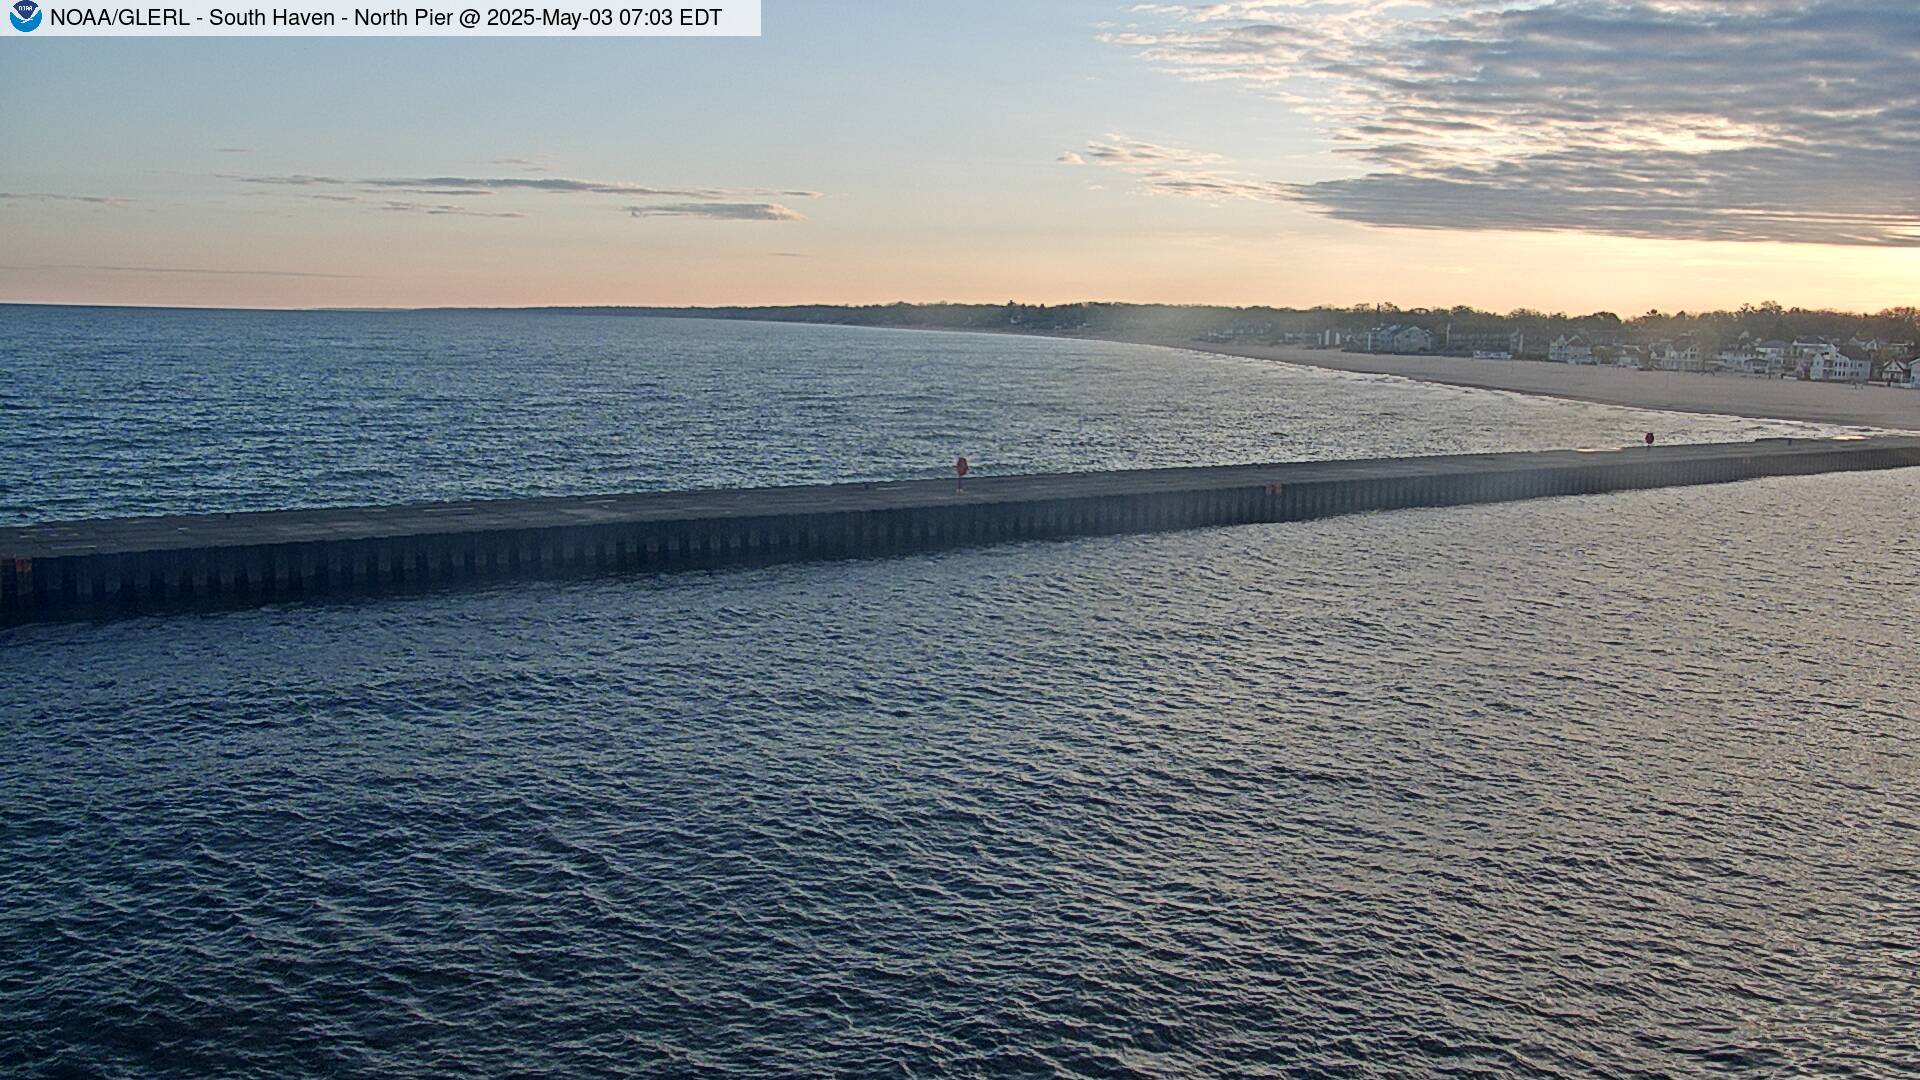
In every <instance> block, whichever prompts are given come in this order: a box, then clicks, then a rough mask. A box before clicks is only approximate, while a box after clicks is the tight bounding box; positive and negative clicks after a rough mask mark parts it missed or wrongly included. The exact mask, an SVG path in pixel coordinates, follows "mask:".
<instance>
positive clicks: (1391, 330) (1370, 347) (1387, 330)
mask: <svg viewBox="0 0 1920 1080" xmlns="http://www.w3.org/2000/svg"><path fill="white" fill-rule="evenodd" d="M1432 348H1433V335H1432V334H1430V333H1428V332H1427V331H1425V330H1423V329H1421V328H1420V327H1418V326H1400V325H1397V324H1395V325H1389V326H1376V327H1374V328H1373V329H1371V330H1369V331H1367V337H1366V349H1367V351H1368V352H1375V353H1417V352H1428V351H1430V350H1431V349H1432Z"/></svg>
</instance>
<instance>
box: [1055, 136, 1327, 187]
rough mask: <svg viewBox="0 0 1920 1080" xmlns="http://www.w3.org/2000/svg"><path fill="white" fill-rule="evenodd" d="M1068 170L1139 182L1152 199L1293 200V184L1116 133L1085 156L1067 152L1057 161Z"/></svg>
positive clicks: (1092, 146) (1090, 146) (1197, 153)
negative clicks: (1095, 169) (1083, 168)
mask: <svg viewBox="0 0 1920 1080" xmlns="http://www.w3.org/2000/svg"><path fill="white" fill-rule="evenodd" d="M1057 160H1059V161H1062V162H1065V163H1066V164H1069V165H1104V166H1109V167H1112V168H1116V169H1119V170H1120V171H1122V172H1125V173H1128V174H1130V175H1132V176H1134V177H1136V178H1137V179H1138V182H1139V184H1140V186H1141V188H1142V189H1143V190H1145V191H1146V192H1148V193H1149V194H1153V195H1172V196H1177V197H1181V198H1191V199H1205V200H1208V201H1211V202H1220V201H1225V200H1230V199H1256V200H1266V201H1286V200H1291V199H1294V198H1295V197H1296V193H1295V189H1294V187H1293V185H1290V184H1282V183H1278V182H1275V181H1271V180H1255V179H1249V178H1247V177H1244V176H1241V175H1238V174H1236V173H1234V172H1233V171H1231V170H1230V169H1227V168H1226V167H1225V161H1226V159H1225V158H1223V157H1221V156H1220V155H1219V154H1212V153H1205V152H1202V151H1198V150H1189V149H1187V148H1186V147H1181V146H1165V145H1161V144H1159V143H1150V142H1145V141H1142V140H1140V139H1134V138H1129V137H1127V136H1125V135H1120V134H1108V135H1107V136H1105V137H1104V138H1103V139H1101V140H1099V141H1097V142H1090V143H1088V144H1087V148H1086V151H1085V152H1084V153H1082V152H1079V151H1074V150H1069V151H1067V152H1066V153H1064V154H1061V155H1060V157H1059V158H1058V159H1057Z"/></svg>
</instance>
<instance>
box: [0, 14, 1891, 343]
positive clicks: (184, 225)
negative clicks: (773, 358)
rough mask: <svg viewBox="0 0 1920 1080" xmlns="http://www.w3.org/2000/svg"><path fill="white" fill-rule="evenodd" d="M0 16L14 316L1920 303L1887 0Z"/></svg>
mask: <svg viewBox="0 0 1920 1080" xmlns="http://www.w3.org/2000/svg"><path fill="white" fill-rule="evenodd" d="M762 26H763V32H762V36H761V37H759V38H748V39H742V38H718V39H685V38H679V39H631V38H629V39H621V38H598V39H581V40H556V39H551V38H542V39H523V40H512V39H486V40H468V41H459V40H448V39H438V38H415V39H398V40H367V39H356V38H326V39H312V40H304V41H302V40H290V39H286V38H255V39H194V40H170V41H169V40H158V39H148V38H133V39H128V38H120V39H112V38H95V39H75V38H31V39H30V38H25V37H24V36H15V37H11V38H5V39H0V94H3V95H4V100H5V101H6V102H7V103H8V104H7V107H6V108H5V109H4V110H0V301H14V302H54V303H108V304H155V305H197V306H219V307H332V306H355V307H415V306H438V305H484V306H493V305H502V306H511V305H536V304H642V305H697V304H776V303H879V302H890V301H895V300H907V301H938V300H952V301H969V302H990V303H999V302H1004V301H1007V300H1019V301H1023V302H1029V303H1058V302H1066V301H1075V300H1120V301H1140V302H1173V303H1220V304H1235V305H1251V304H1271V305H1279V306H1307V305H1312V304H1322V303H1326V304H1342V305H1345V304H1356V303H1374V302H1391V303H1395V304H1398V305H1400V306H1402V307H1416V306H1452V305H1455V304H1471V305H1474V306H1477V307H1483V308H1489V309H1493V310H1498V311H1506V310H1510V309H1512V308H1516V307H1531V308H1538V309H1542V310H1548V311H1556V310H1561V311H1569V312H1587V311H1595V310H1610V311H1615V312H1618V313H1620V314H1623V315H1631V314H1638V313H1640V312H1643V311H1646V310H1648V309H1654V308H1657V309H1660V310H1664V311H1675V310H1701V309H1707V308H1715V307H1731V306H1737V305H1739V304H1741V303H1746V302H1755V303H1757V302H1760V301H1763V300H1776V301H1779V302H1782V303H1786V304H1790V305H1791V304H1802V305H1807V306H1830V307H1838V308H1843V309H1848V310H1864V311H1871V310H1876V309H1879V308H1884V307H1889V306H1895V305H1910V304H1915V303H1920V19H1915V18H1914V17H1913V15H1912V12H1911V10H1910V9H1908V6H1907V5H1906V4H1904V3H1891V2H1886V0H1875V2H1864V0H1794V2H1791V3H1789V2H1784V0H1630V2H1629V0H1619V2H1615V0H1426V2H1418V3H1405V2H1399V0H1228V2H1223V3H1205V4H1192V5H1187V4H1136V3H1125V2H1096V0H1047V2H1045V3H1033V2H1030V0H1028V2H1005V3H1002V2H984V0H983V2H968V3H961V2H957V0H956V2H934V0H927V2H916V3H911V4H893V3H882V2H877V0H875V2H831V0H764V5H763V16H762Z"/></svg>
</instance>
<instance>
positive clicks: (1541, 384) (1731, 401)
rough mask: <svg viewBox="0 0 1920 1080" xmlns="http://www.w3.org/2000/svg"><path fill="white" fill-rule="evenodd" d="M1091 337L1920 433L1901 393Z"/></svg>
mask: <svg viewBox="0 0 1920 1080" xmlns="http://www.w3.org/2000/svg"><path fill="white" fill-rule="evenodd" d="M1062 336H1081V335H1062ZM1087 336H1092V337H1097V338H1098V339H1099V340H1102V341H1120V342H1126V343H1129V344H1134V345H1158V346H1162V347H1165V348H1174V349H1190V350H1193V351H1195V352H1208V353H1219V354H1221V355H1224V356H1244V357H1251V358H1254V359H1260V360H1277V361H1281V362H1283V363H1289V364H1306V365H1309V366H1312V367H1323V368H1331V369H1333V370H1336V371H1358V372H1366V373H1368V374H1374V375H1399V376H1402V377H1404V378H1408V379H1418V380H1421V381H1423V382H1436V383H1446V384H1448V385H1451V386H1472V387H1479V388H1481V389H1485V390H1508V391H1512V392H1514V393H1519V394H1534V395H1538V396H1541V397H1559V398H1571V399H1573V400H1576V401H1591V402H1595V403H1598V404H1602V405H1624V406H1628V407H1632V408H1641V409H1665V410H1670V411H1674V412H1694V413H1715V414H1719V415H1722V416H1746V417H1752V418H1755V419H1762V420H1803V421H1808V422H1811V423H1819V424H1846V425H1855V426H1859V427H1871V428H1886V429H1890V430H1894V431H1920V390H1907V389H1902V388H1896V387H1886V386H1843V385H1836V384H1829V383H1813V382H1800V381H1797V380H1792V379H1761V378H1750V377H1745V376H1739V375H1700V374H1688V373H1683V372H1661V371H1636V370H1633V369H1630V368H1611V367H1586V366H1576V365H1572V364H1548V363H1538V362H1531V361H1512V360H1465V359H1459V358H1455V357H1448V356H1375V355H1371V354H1367V353H1348V352H1338V351H1335V350H1332V349H1301V348H1290V347H1285V346H1269V345H1252V344H1245V345H1243V344H1216V343H1210V342H1201V341H1194V340H1192V339H1190V338H1189V339H1184V340H1181V339H1171V338H1156V337H1138V336H1109V335H1087Z"/></svg>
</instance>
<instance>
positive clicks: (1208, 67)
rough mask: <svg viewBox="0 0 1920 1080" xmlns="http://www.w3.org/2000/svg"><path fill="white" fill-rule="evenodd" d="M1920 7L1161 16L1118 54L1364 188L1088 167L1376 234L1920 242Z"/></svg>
mask: <svg viewBox="0 0 1920 1080" xmlns="http://www.w3.org/2000/svg"><path fill="white" fill-rule="evenodd" d="M1903 7H1904V5H1896V4H1887V3H1883V2H1879V0H1529V2H1521V0H1498V2H1496V0H1429V2H1428V3H1426V4H1423V5H1416V4H1410V3H1398V2H1395V0H1238V2H1222V3H1208V4H1196V5H1143V6H1141V7H1139V8H1136V9H1134V11H1135V14H1136V16H1138V17H1139V18H1140V19H1141V22H1140V23H1139V24H1136V25H1135V26H1132V27H1129V28H1126V29H1122V30H1113V31H1109V32H1107V33H1104V34H1102V35H1101V36H1102V39H1103V40H1105V41H1108V42H1109V43H1112V44H1114V45H1117V46H1121V47H1124V48H1127V49H1131V50H1133V51H1134V52H1136V53H1137V54H1138V55H1139V56H1141V57H1142V58H1144V59H1145V60H1147V61H1148V62H1150V63H1152V64H1154V65H1156V66H1157V67H1159V68H1161V69H1162V70H1165V71H1167V72H1170V73H1172V74H1175V75H1177V76H1180V77H1182V78H1187V79H1193V80H1201V81H1211V82H1227V83H1233V84H1238V85H1241V86H1244V87H1247V88H1249V89H1251V90H1253V91H1255V92H1257V93H1259V94H1262V95H1265V96H1267V97H1269V98H1271V99H1273V100H1275V101H1276V102H1279V103H1281V104H1283V105H1285V106H1286V107H1288V108H1290V109H1293V110H1295V111H1298V112H1300V113H1303V114H1305V115H1307V116H1309V117H1310V118H1312V119H1314V120H1315V121H1317V122H1318V123H1319V124H1320V126H1321V128H1322V130H1323V131H1324V133H1325V134H1326V136H1327V138H1328V139H1329V141H1330V142H1331V143H1332V145H1333V148H1334V152H1335V153H1336V154H1339V155H1341V156H1342V157H1345V158H1347V159H1349V160H1351V161H1353V162H1354V163H1355V164H1356V165H1357V166H1358V167H1359V170H1360V173H1359V175H1355V176H1347V177H1335V178H1330V179H1326V180H1322V181H1319V182H1315V183H1306V184H1273V185H1267V186H1262V185H1261V184H1260V183H1259V182H1255V181H1247V180H1245V179H1243V178H1236V177H1233V176H1231V175H1223V170H1221V169H1219V168H1218V162H1217V161H1216V162H1212V163H1209V162H1206V161H1195V160H1188V159H1180V158H1173V159H1162V160H1159V161H1157V162H1156V161H1153V160H1150V159H1147V158H1143V157H1141V156H1139V155H1138V154H1135V153H1133V152H1131V151H1129V149H1128V148H1127V147H1125V146H1114V147H1113V149H1114V150H1115V151H1116V153H1115V154H1114V155H1112V156H1110V157H1106V158H1096V156H1095V154H1094V153H1093V149H1094V147H1093V146H1090V147H1089V150H1088V151H1087V152H1086V153H1085V158H1086V159H1087V160H1090V161H1092V160H1100V161H1103V162H1104V163H1107V164H1113V165H1117V166H1119V167H1122V168H1126V169H1128V170H1129V171H1133V172H1135V173H1136V175H1140V176H1141V177H1142V178H1143V182H1144V183H1146V184H1147V186H1148V187H1149V188H1150V189H1153V190H1159V191H1163V192H1167V193H1175V192H1176V190H1177V186H1178V184H1179V183H1185V182H1189V181H1191V182H1194V183H1196V185H1197V187H1198V188H1199V189H1207V188H1210V187H1212V188H1215V189H1218V183H1219V181H1222V180H1224V181H1226V187H1225V189H1224V190H1229V191H1240V192H1243V193H1244V194H1243V195H1241V196H1239V197H1250V198H1284V199H1288V200H1292V201H1297V202H1299V203H1301V204H1303V205H1305V206H1307V207H1309V208H1310V209H1313V210H1316V211H1318V212H1320V213H1323V214H1326V215H1328V216H1330V217H1335V218H1341V219H1345V220H1351V221H1358V222H1364V223H1368V224H1374V225H1385V226H1400V227H1412V228H1433V229H1529V230H1566V231H1579V232H1592V233H1605V234H1612V235H1623V236H1636V237H1658V238H1667V239H1675V238H1677V239H1704V240H1753V241H1792V242H1806V243H1826V244H1866V245H1882V246H1920V182H1916V181H1915V177H1916V176H1920V78H1916V77H1915V76H1914V72H1915V70H1916V68H1915V64H1916V57H1920V20H1916V19H1915V18H1913V15H1912V13H1911V12H1910V11H1907V10H1902V8H1903ZM1109 142H1111V137H1109ZM1094 145H1095V146H1097V145H1099V144H1094ZM1075 156H1080V155H1078V154H1076V155H1075ZM1063 160H1065V158H1063ZM1156 172H1157V173H1161V174H1165V176H1164V177H1159V176H1156ZM1249 185H1251V186H1249Z"/></svg>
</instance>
